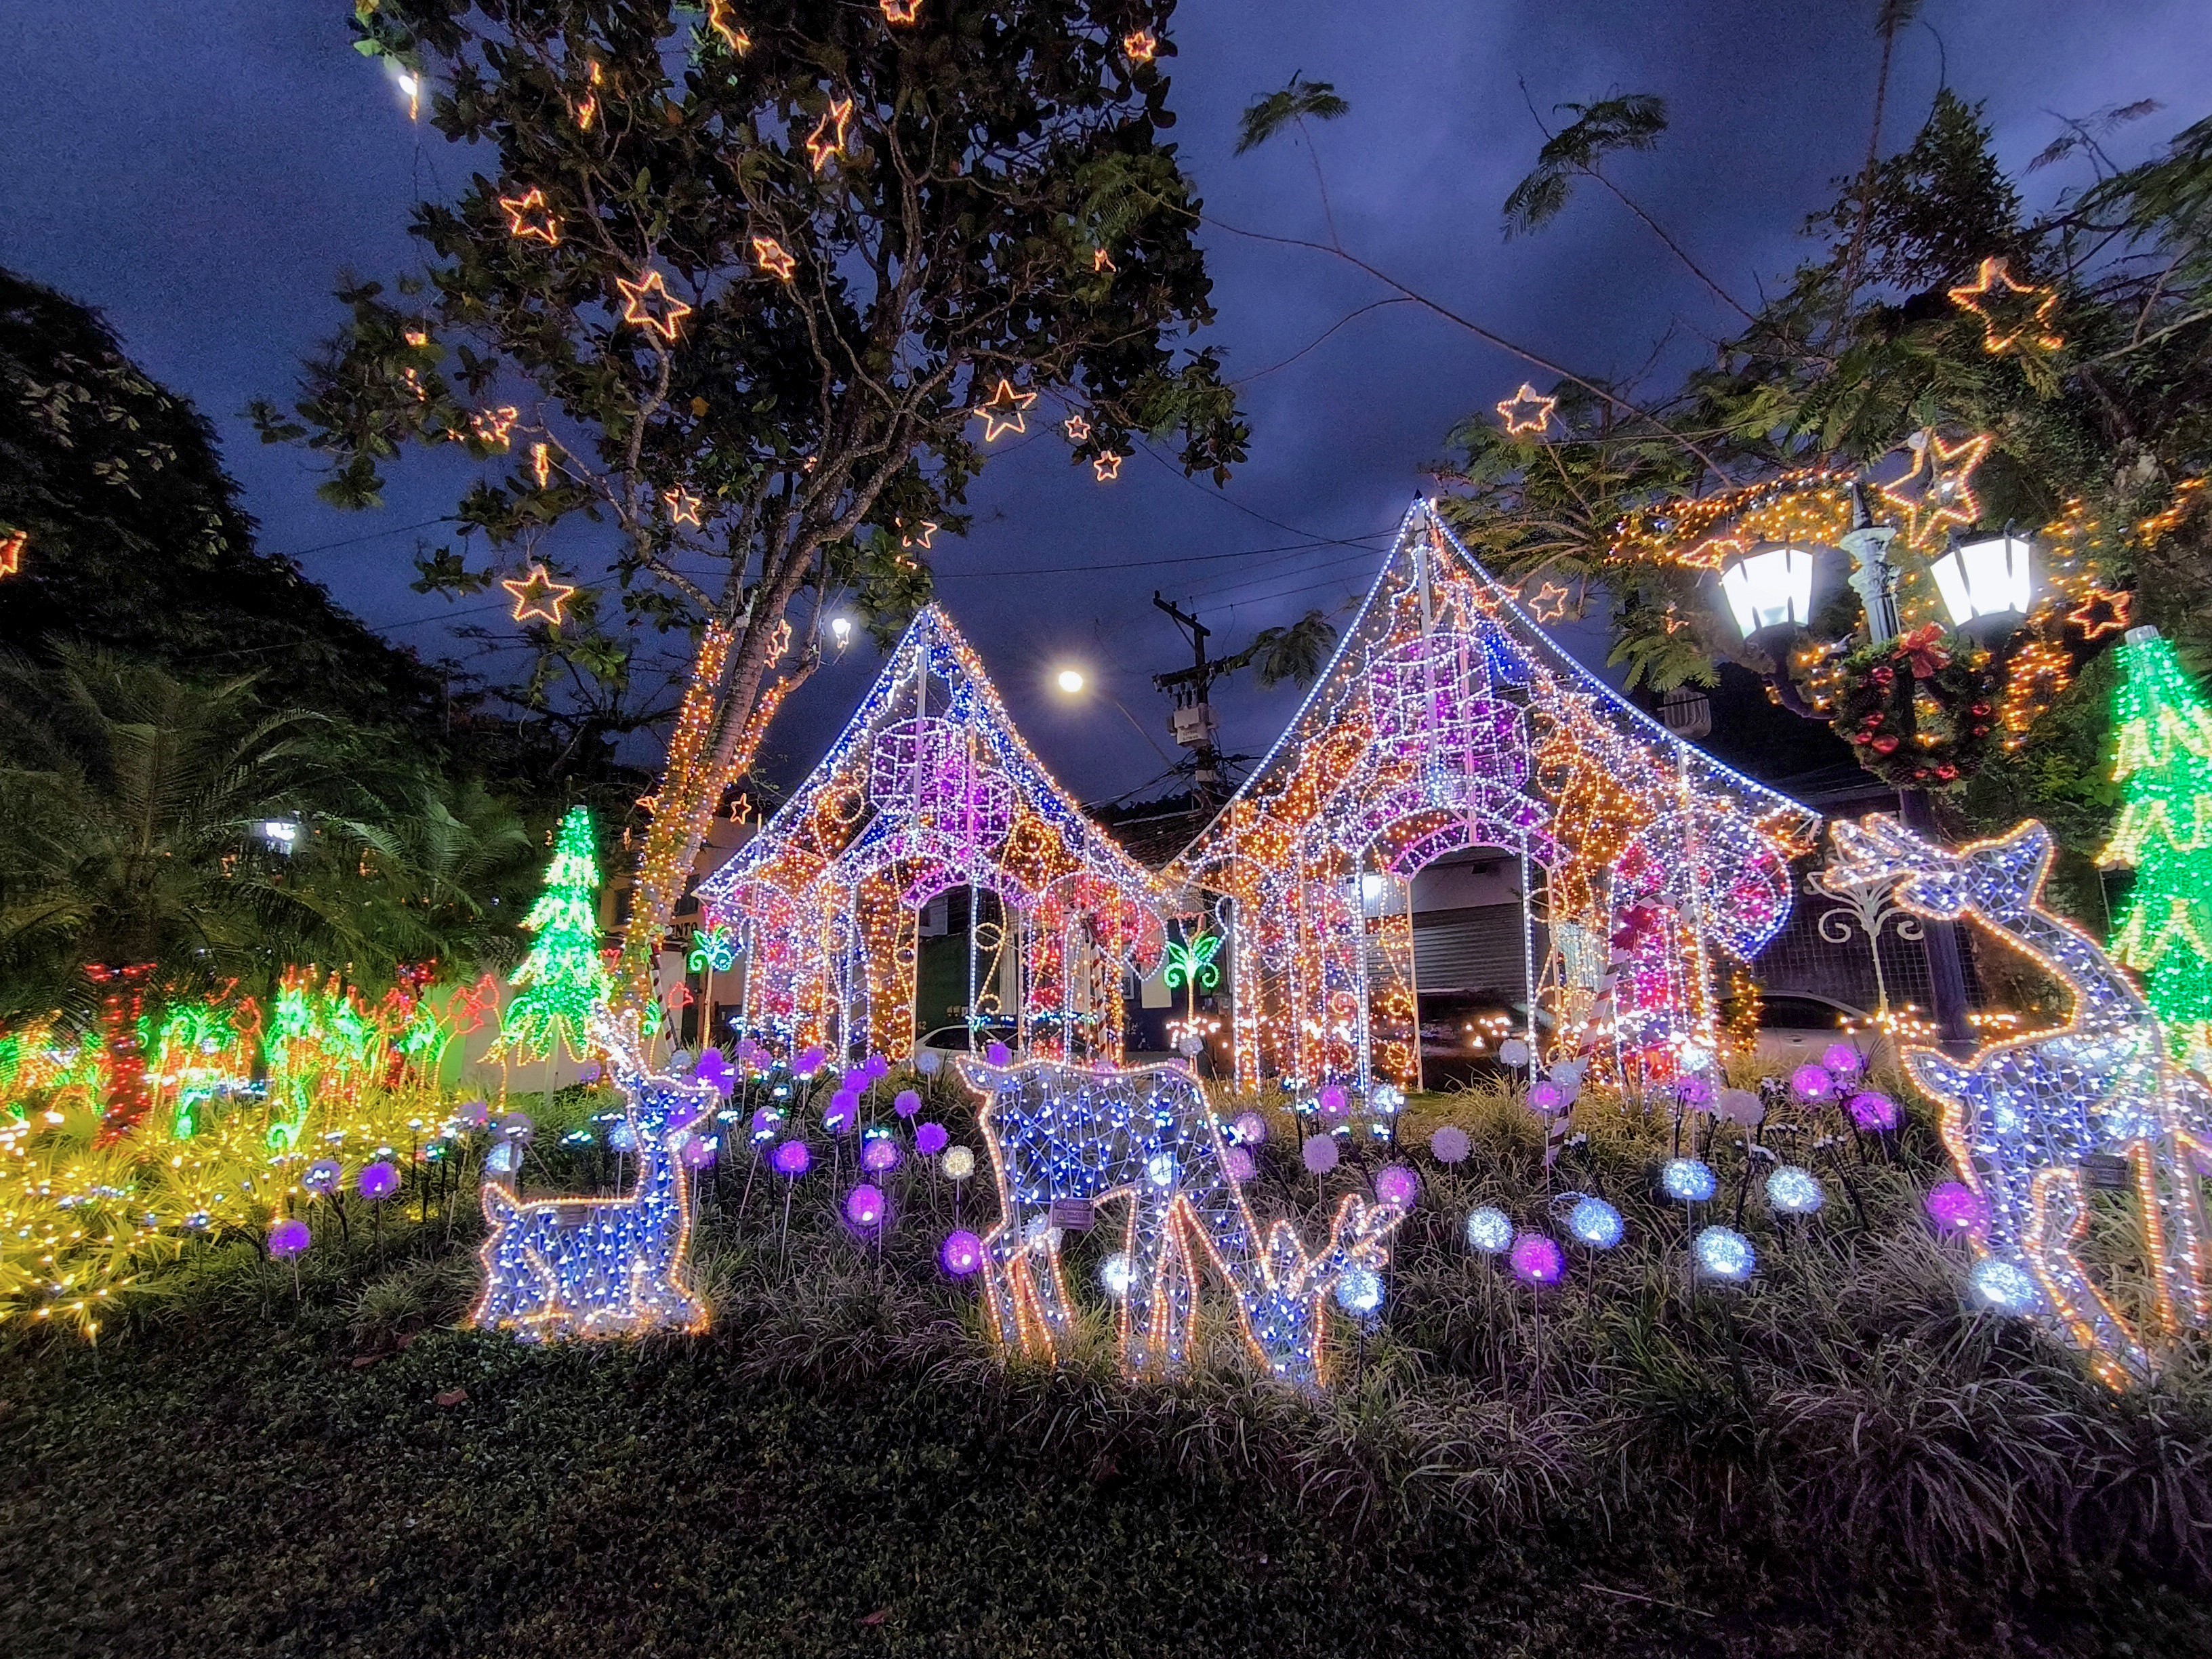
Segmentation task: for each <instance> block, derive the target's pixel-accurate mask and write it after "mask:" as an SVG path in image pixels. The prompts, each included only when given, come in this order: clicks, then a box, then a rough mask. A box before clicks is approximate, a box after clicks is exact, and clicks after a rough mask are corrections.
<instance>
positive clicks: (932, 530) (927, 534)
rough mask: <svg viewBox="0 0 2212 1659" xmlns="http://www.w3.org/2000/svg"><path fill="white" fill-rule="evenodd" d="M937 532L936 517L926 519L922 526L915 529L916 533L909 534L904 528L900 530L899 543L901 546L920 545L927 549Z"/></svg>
mask: <svg viewBox="0 0 2212 1659" xmlns="http://www.w3.org/2000/svg"><path fill="white" fill-rule="evenodd" d="M936 534H937V520H934V519H924V520H922V521H921V529H919V530H917V531H915V532H914V534H912V535H910V536H909V535H908V534H907V533H906V532H905V531H903V530H902V531H901V532H899V545H900V546H901V547H920V548H925V549H926V548H927V547H928V545H929V544H930V541H931V539H932V538H933V537H935V536H936Z"/></svg>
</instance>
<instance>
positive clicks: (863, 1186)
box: [845, 1181, 884, 1232]
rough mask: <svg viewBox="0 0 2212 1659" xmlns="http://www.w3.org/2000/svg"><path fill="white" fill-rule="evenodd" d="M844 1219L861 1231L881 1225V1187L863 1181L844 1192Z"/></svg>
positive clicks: (882, 1198)
mask: <svg viewBox="0 0 2212 1659" xmlns="http://www.w3.org/2000/svg"><path fill="white" fill-rule="evenodd" d="M845 1219H846V1220H848V1221H849V1222H851V1223H852V1224H853V1225H854V1226H855V1227H858V1228H859V1229H860V1231H862V1232H873V1231H875V1230H876V1229H877V1228H878V1227H879V1226H881V1225H883V1220H884V1194H883V1189H882V1188H880V1187H877V1186H875V1185H873V1184H872V1183H871V1182H865V1181H864V1182H861V1183H860V1185H859V1186H857V1187H855V1188H853V1190H852V1191H851V1192H849V1193H848V1194H845Z"/></svg>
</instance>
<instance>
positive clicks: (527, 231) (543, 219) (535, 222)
mask: <svg viewBox="0 0 2212 1659" xmlns="http://www.w3.org/2000/svg"><path fill="white" fill-rule="evenodd" d="M499 204H500V206H501V207H503V208H505V209H506V210H507V234H508V235H509V236H512V237H513V238H514V239H515V240H517V241H528V240H532V238H535V239H536V240H538V241H541V242H543V243H544V244H545V245H546V246H548V247H557V246H559V245H560V241H561V222H560V220H559V219H557V218H556V217H555V216H554V215H553V210H552V209H550V207H548V206H546V204H545V191H544V189H543V188H542V187H541V186H539V185H531V187H530V188H529V189H528V190H526V191H524V192H523V193H522V194H521V195H520V196H502V197H500V198H499Z"/></svg>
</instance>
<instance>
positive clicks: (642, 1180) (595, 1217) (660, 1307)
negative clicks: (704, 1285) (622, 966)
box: [469, 1013, 720, 1341]
mask: <svg viewBox="0 0 2212 1659" xmlns="http://www.w3.org/2000/svg"><path fill="white" fill-rule="evenodd" d="M592 1039H593V1042H594V1044H595V1046H597V1047H599V1048H601V1049H602V1050H604V1051H605V1054H606V1056H607V1059H608V1061H609V1067H608V1069H609V1071H610V1072H611V1074H612V1076H613V1078H614V1081H615V1085H616V1086H617V1088H618V1089H620V1090H621V1091H622V1092H623V1096H624V1097H625V1098H626V1100H627V1101H628V1103H629V1125H630V1128H631V1131H632V1132H633V1134H634V1135H635V1145H636V1147H637V1185H636V1188H635V1190H634V1191H633V1192H632V1193H631V1194H630V1195H629V1197H628V1198H607V1199H573V1198H551V1199H537V1200H532V1201H531V1202H529V1203H527V1204H526V1203H523V1202H522V1201H521V1200H519V1199H517V1198H516V1197H515V1195H514V1192H513V1188H511V1187H509V1186H507V1185H506V1184H505V1183H504V1182H502V1181H501V1180H499V1179H497V1178H495V1177H494V1176H489V1175H487V1176H485V1178H484V1182H483V1188H482V1194H481V1195H482V1200H483V1212H484V1221H485V1224H486V1225H487V1227H488V1228H489V1233H488V1235H487V1236H486V1237H485V1239H484V1243H483V1250H482V1252H481V1253H480V1257H479V1259H480V1260H481V1261H483V1273H484V1279H483V1292H482V1294H481V1295H479V1296H478V1297H477V1304H476V1307H475V1308H474V1310H471V1313H470V1315H469V1323H471V1324H472V1325H475V1326H477V1327H478V1328H482V1329H485V1330H490V1329H495V1328H509V1329H512V1330H513V1331H514V1332H515V1333H516V1334H518V1335H520V1337H522V1338H523V1339H524V1340H526V1341H537V1340H544V1339H545V1338H547V1337H553V1336H578V1337H606V1336H634V1335H641V1334H644V1333H645V1332H647V1331H655V1330H684V1331H703V1330H705V1329H706V1328H707V1307H706V1304H704V1303H703V1302H702V1301H701V1300H700V1299H699V1298H698V1297H696V1295H694V1294H693V1292H692V1291H691V1288H690V1285H688V1284H687V1283H686V1282H685V1279H684V1256H685V1254H686V1252H687V1251H688V1249H689V1248H690V1237H691V1176H690V1170H687V1169H686V1168H685V1167H684V1158H683V1152H684V1145H685V1143H686V1142H688V1141H689V1140H690V1139H691V1136H692V1134H693V1133H694V1127H695V1126H696V1125H698V1124H701V1123H702V1122H706V1121H711V1120H710V1118H709V1114H710V1113H711V1111H712V1109H713V1108H714V1105H715V1104H716V1103H718V1102H719V1100H720V1097H719V1096H718V1095H717V1094H716V1093H715V1091H714V1088H713V1087H712V1086H711V1085H708V1084H705V1083H701V1082H696V1081H694V1080H692V1079H686V1078H673V1077H664V1076H661V1075H659V1074H658V1073H644V1072H641V1070H640V1069H639V1066H638V1063H637V1057H636V1054H635V1052H634V1051H633V1049H632V1048H630V1046H629V1042H627V1041H626V1040H625V1038H624V1037H623V1035H622V1034H621V1033H620V1032H618V1031H617V1030H616V1029H615V1026H614V1024H613V1022H612V1021H611V1019H609V1018H607V1017H606V1016H605V1014H604V1013H602V1014H601V1015H600V1016H599V1018H597V1019H596V1020H595V1021H594V1023H593V1025H592Z"/></svg>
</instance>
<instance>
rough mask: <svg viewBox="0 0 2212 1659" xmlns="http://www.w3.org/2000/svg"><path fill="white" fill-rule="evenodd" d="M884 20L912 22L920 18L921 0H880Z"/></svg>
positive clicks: (887, 21)
mask: <svg viewBox="0 0 2212 1659" xmlns="http://www.w3.org/2000/svg"><path fill="white" fill-rule="evenodd" d="M882 5H883V9H884V21H885V22H886V23H913V22H918V21H921V0H882Z"/></svg>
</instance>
